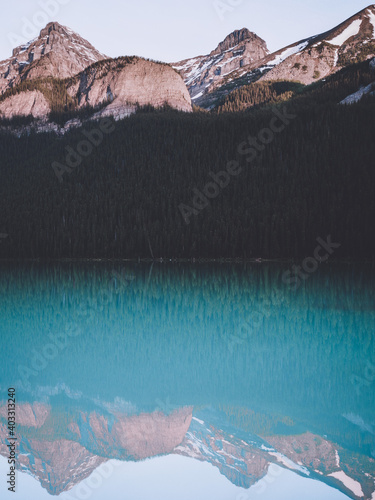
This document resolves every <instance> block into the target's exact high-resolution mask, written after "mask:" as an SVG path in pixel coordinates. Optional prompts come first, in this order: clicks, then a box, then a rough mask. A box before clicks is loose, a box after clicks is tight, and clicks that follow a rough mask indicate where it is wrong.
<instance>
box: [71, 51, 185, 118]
mask: <svg viewBox="0 0 375 500" xmlns="http://www.w3.org/2000/svg"><path fill="white" fill-rule="evenodd" d="M67 90H68V93H69V94H70V95H71V96H72V97H73V98H76V100H77V102H78V105H79V107H81V108H82V107H84V106H87V105H90V106H93V107H96V106H98V105H101V104H103V103H106V106H105V108H104V109H103V110H102V111H101V112H100V114H102V115H103V114H106V115H108V114H114V115H115V116H116V115H121V114H126V112H127V111H128V112H131V111H132V106H134V105H135V104H139V105H140V106H145V105H152V106H153V107H156V108H158V107H162V106H164V105H168V106H170V107H172V108H175V109H178V110H181V111H191V100H190V96H189V92H188V90H187V88H186V86H185V85H184V82H183V80H182V79H181V77H180V75H179V74H178V73H177V72H176V71H175V70H174V69H173V68H171V66H169V65H168V64H163V63H156V62H153V61H148V60H145V59H141V58H139V57H121V58H119V59H115V60H112V59H109V60H106V61H101V62H99V63H97V64H94V65H92V66H90V67H88V68H87V69H85V70H84V71H83V72H81V73H80V74H79V75H77V76H76V77H75V78H73V80H72V83H69V85H68V87H67Z"/></svg>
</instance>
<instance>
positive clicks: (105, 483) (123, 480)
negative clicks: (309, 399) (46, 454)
mask: <svg viewBox="0 0 375 500" xmlns="http://www.w3.org/2000/svg"><path fill="white" fill-rule="evenodd" d="M111 464H112V465H111V466H110V467H109V468H108V466H107V467H106V468H103V467H102V471H101V468H98V469H96V471H94V472H93V473H92V475H91V476H89V477H88V478H87V479H86V480H84V481H82V482H81V483H79V484H78V485H76V486H75V487H73V489H71V490H70V491H69V492H68V493H62V494H61V495H59V497H58V498H59V499H61V500H103V498H107V499H111V500H126V499H129V500H145V499H153V500H175V499H176V498H178V499H179V500H191V499H192V498H194V499H195V500H207V499H208V498H214V499H215V500H276V499H277V500H301V498H303V499H304V500H316V499H317V498H319V499H323V498H324V500H349V497H348V496H346V495H344V494H343V493H341V492H340V491H338V490H336V489H334V488H331V487H330V486H328V485H326V484H325V483H324V482H321V481H316V480H312V479H309V478H306V477H302V476H299V475H297V474H296V473H294V472H292V471H290V470H286V469H284V468H280V467H278V466H274V470H275V472H276V471H277V474H275V473H273V474H271V473H270V472H268V474H267V476H266V477H264V478H263V479H262V480H261V481H260V482H259V483H257V484H255V485H254V486H252V487H251V488H250V489H248V490H246V489H243V488H239V487H237V486H235V485H234V484H232V483H231V482H230V481H229V480H228V479H227V478H226V477H225V476H223V475H222V474H220V472H219V469H218V468H217V467H214V466H213V465H211V464H209V463H207V462H200V461H199V460H194V459H192V458H186V457H181V456H178V455H168V456H163V457H157V458H152V459H148V460H145V461H142V462H119V461H117V460H111ZM8 467H9V466H8V465H7V461H6V459H5V458H4V457H2V456H0V475H1V478H2V479H3V481H2V482H1V484H0V493H1V498H3V499H4V500H8V499H9V500H11V499H13V498H16V499H17V498H18V499H20V500H26V499H27V500H52V499H53V498H56V497H51V496H50V495H49V494H48V493H47V491H46V490H45V489H43V488H42V487H41V486H40V483H39V482H38V481H37V480H36V479H34V478H33V477H31V476H30V475H28V474H25V473H20V472H19V473H18V474H17V479H16V482H17V491H16V494H15V495H14V493H11V492H8V491H7V490H6V488H5V487H4V485H5V481H4V478H5V476H6V474H7V469H8ZM111 471H112V472H111Z"/></svg>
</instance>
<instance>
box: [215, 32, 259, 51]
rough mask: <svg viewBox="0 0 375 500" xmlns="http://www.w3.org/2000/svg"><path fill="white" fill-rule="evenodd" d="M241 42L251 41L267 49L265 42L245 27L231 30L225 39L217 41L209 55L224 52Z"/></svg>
mask: <svg viewBox="0 0 375 500" xmlns="http://www.w3.org/2000/svg"><path fill="white" fill-rule="evenodd" d="M242 42H253V43H254V44H255V45H259V46H261V47H262V48H263V49H265V50H266V51H268V50H267V44H266V42H265V41H264V40H262V39H261V38H260V37H259V36H258V35H256V34H255V33H253V32H251V31H249V30H248V29H247V28H242V29H240V30H235V31H233V32H232V33H230V34H229V35H228V36H226V37H225V39H224V40H223V41H222V42H220V43H219V45H218V46H217V47H216V49H215V50H214V51H212V52H211V55H213V54H219V53H223V52H226V51H227V50H230V49H233V48H235V47H236V46H237V45H239V44H240V43H242Z"/></svg>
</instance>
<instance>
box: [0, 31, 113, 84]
mask: <svg viewBox="0 0 375 500" xmlns="http://www.w3.org/2000/svg"><path fill="white" fill-rule="evenodd" d="M106 58H107V56H105V55H104V54H102V53H100V52H99V51H97V50H96V49H95V47H93V46H92V45H91V44H90V43H89V42H88V41H87V40H85V39H84V38H82V37H80V36H79V35H78V34H77V33H75V32H74V31H72V30H71V29H69V28H67V27H65V26H62V25H61V24H60V23H58V22H51V23H48V24H47V26H46V27H45V28H43V29H42V30H41V32H40V35H39V36H38V37H37V38H35V39H34V40H31V41H30V42H28V43H26V44H24V45H20V46H19V47H16V48H15V49H14V50H13V54H12V56H11V57H10V58H9V59H6V60H5V61H1V62H0V92H1V93H3V92H5V91H6V90H7V89H10V88H12V87H15V86H16V85H18V84H19V83H21V82H22V81H23V80H26V79H27V80H31V79H36V78H48V77H53V78H70V77H72V76H74V75H76V74H77V73H79V72H80V71H83V70H84V69H85V68H86V67H87V66H89V65H90V64H93V63H95V62H98V61H100V60H102V59H106Z"/></svg>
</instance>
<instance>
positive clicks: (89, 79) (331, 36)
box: [0, 5, 375, 130]
mask: <svg viewBox="0 0 375 500" xmlns="http://www.w3.org/2000/svg"><path fill="white" fill-rule="evenodd" d="M374 56H375V5H370V6H369V7H367V8H366V9H364V10H362V11H361V12H359V13H357V14H355V15H354V16H352V17H351V18H349V19H347V20H346V21H344V22H343V23H341V24H340V25H338V26H336V27H335V28H333V29H331V30H329V31H327V32H325V33H322V34H319V35H315V36H310V37H308V38H305V39H303V40H300V41H298V42H296V43H294V44H291V45H289V46H288V47H284V48H282V49H280V50H278V51H276V52H273V53H270V51H269V50H268V48H267V44H266V42H265V41H264V40H262V39H261V38H260V37H259V36H258V35H256V34H255V33H253V32H251V31H249V30H248V29H246V28H243V29H240V30H235V31H234V32H232V33H230V34H229V35H228V36H227V37H226V38H225V39H224V40H223V41H222V42H220V43H219V44H218V45H217V47H216V48H215V49H213V50H212V51H211V52H210V54H208V55H203V56H196V57H193V58H191V59H187V60H183V61H179V62H176V63H171V64H166V63H160V62H155V61H150V60H146V59H143V58H141V57H135V56H132V57H120V58H117V59H111V58H108V57H107V56H106V55H105V54H102V53H101V52H99V51H98V50H96V49H95V48H94V47H93V46H92V45H91V44H90V43H89V42H88V41H87V40H84V39H83V38H82V37H80V36H79V35H78V34H77V33H75V32H74V31H72V30H71V29H69V28H67V27H65V26H62V25H61V24H59V23H58V22H51V23H49V24H48V25H47V26H46V27H45V28H44V29H42V30H41V32H40V35H39V37H37V38H36V39H34V40H32V41H30V42H29V43H27V44H25V45H22V46H19V47H17V48H15V49H14V50H13V54H12V56H11V57H9V58H8V59H6V60H5V61H1V62H0V92H1V96H0V117H1V118H2V119H3V121H4V120H5V122H6V120H10V119H13V118H14V117H18V116H30V117H31V116H32V117H33V118H34V119H39V121H42V122H44V123H46V122H48V121H49V122H53V121H54V116H56V114H60V115H62V117H61V118H60V121H61V120H62V124H63V125H66V123H68V126H67V128H69V127H70V126H71V125H79V124H80V123H81V122H80V121H78V122H77V121H76V122H74V123H69V120H70V119H72V118H73V117H74V118H77V117H78V118H79V117H81V118H82V116H84V117H86V118H87V117H90V118H92V117H94V118H98V117H99V116H113V117H114V118H115V119H121V118H124V117H126V116H129V115H130V114H132V113H134V112H135V111H136V110H137V108H138V107H142V106H151V107H153V108H161V107H163V106H168V107H170V108H174V109H177V110H181V111H185V112H189V111H192V104H191V103H193V104H194V105H196V106H199V107H201V108H206V109H213V108H216V107H217V106H218V105H219V104H221V103H222V101H223V98H225V97H226V96H228V95H229V94H231V93H232V92H233V91H235V90H238V89H241V88H242V87H244V86H247V85H249V84H251V83H253V82H256V81H259V82H270V81H271V82H278V81H280V80H281V81H288V82H299V83H300V84H303V85H310V84H311V83H314V82H317V81H320V80H324V79H326V78H327V77H328V76H330V75H333V74H335V73H337V72H339V71H340V70H342V69H344V68H346V67H348V66H351V65H353V64H355V63H358V62H362V61H365V60H368V59H372V58H373V57H374ZM357 91H359V92H360V94H358V95H357V100H358V99H359V98H360V97H361V96H362V95H363V94H366V93H369V92H371V91H373V87H372V85H370V86H369V88H368V89H365V90H364V91H362V89H357ZM348 102H350V99H349V101H348ZM51 113H52V114H51ZM39 126H40V125H39ZM42 130H43V127H42Z"/></svg>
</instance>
